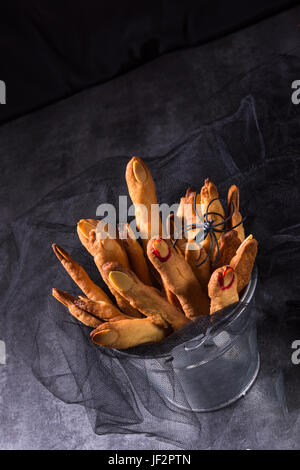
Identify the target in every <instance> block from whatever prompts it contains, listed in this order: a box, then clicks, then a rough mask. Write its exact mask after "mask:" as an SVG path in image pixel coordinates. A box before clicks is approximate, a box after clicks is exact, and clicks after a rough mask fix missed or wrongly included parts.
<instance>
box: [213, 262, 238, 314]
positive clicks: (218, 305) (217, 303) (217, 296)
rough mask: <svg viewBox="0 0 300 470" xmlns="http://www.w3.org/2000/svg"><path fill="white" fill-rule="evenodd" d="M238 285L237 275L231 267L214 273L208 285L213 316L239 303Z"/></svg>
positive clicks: (219, 269)
mask: <svg viewBox="0 0 300 470" xmlns="http://www.w3.org/2000/svg"><path fill="white" fill-rule="evenodd" d="M237 283H238V277H237V274H236V273H235V272H234V270H233V268H231V266H222V267H221V268H218V269H216V270H215V271H214V272H213V273H212V275H211V278H210V281H209V284H208V295H209V297H210V298H211V304H210V314H211V315H212V314H214V313H215V312H217V311H218V310H221V309H222V308H225V307H228V306H229V305H232V304H234V303H236V302H238V301H239V296H238V292H237Z"/></svg>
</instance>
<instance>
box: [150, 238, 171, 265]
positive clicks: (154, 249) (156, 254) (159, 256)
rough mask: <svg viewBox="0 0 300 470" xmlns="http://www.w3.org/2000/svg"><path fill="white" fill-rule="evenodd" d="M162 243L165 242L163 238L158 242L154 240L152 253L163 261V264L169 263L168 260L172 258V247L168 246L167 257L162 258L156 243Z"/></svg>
mask: <svg viewBox="0 0 300 470" xmlns="http://www.w3.org/2000/svg"><path fill="white" fill-rule="evenodd" d="M161 241H163V240H162V238H158V239H157V240H154V242H153V245H152V252H153V254H154V255H155V256H156V257H157V258H158V259H159V261H161V262H162V263H165V262H166V261H168V259H169V258H170V256H171V250H170V247H169V246H168V254H167V256H161V254H160V253H159V251H158V250H157V249H156V248H155V243H158V242H161Z"/></svg>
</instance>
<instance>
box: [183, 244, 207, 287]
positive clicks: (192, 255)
mask: <svg viewBox="0 0 300 470" xmlns="http://www.w3.org/2000/svg"><path fill="white" fill-rule="evenodd" d="M192 248H193V249H192ZM205 258H206V261H204V260H205ZM185 259H186V261H187V262H188V263H189V265H190V266H191V268H192V270H193V272H194V274H195V276H196V277H197V279H198V281H199V282H200V284H201V287H202V288H203V290H204V291H205V292H206V291H207V285H208V281H209V279H210V274H211V273H210V258H209V257H207V253H206V251H205V248H203V247H201V246H199V245H198V244H197V243H195V242H190V243H187V244H186V249H185ZM203 261H204V262H203ZM200 263H202V264H200ZM198 264H200V266H197V265H198Z"/></svg>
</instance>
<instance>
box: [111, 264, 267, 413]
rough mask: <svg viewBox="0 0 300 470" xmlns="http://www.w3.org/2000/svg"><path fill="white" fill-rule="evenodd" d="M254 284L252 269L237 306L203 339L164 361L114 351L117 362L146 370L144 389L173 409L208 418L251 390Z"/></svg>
mask: <svg viewBox="0 0 300 470" xmlns="http://www.w3.org/2000/svg"><path fill="white" fill-rule="evenodd" d="M256 283H257V270H256V268H255V269H254V270H253V272H252V276H251V279H250V282H249V284H248V286H247V287H246V289H245V292H244V293H243V295H242V297H241V299H240V301H239V303H238V304H236V305H235V306H234V307H233V308H232V309H230V308H229V310H227V311H226V314H225V315H224V318H223V317H221V320H220V321H217V322H216V323H213V324H212V327H211V328H209V329H208V330H207V331H206V334H201V335H198V336H197V337H195V338H193V339H192V340H189V341H187V342H184V343H182V344H180V345H179V346H176V347H175V348H174V349H172V351H171V354H169V355H168V356H161V357H158V356H156V357H152V358H151V357H149V356H148V357H144V358H142V357H138V356H136V355H135V354H128V353H127V352H125V351H124V352H121V351H119V354H118V355H119V357H120V356H121V357H122V358H123V359H125V360H126V358H127V359H130V360H131V361H134V364H135V368H136V370H139V369H140V371H141V373H144V372H145V370H146V371H147V376H148V382H149V385H151V387H153V388H154V389H155V390H156V391H157V393H158V394H159V396H160V397H161V398H162V399H163V400H164V402H165V404H166V406H169V407H171V408H173V409H174V408H175V409H182V410H187V411H193V412H207V411H213V410H218V409H220V408H223V407H225V406H227V405H229V404H231V403H233V402H235V401H236V400H238V399H239V398H240V397H242V396H244V395H245V394H246V392H247V391H248V390H249V389H250V387H251V385H252V384H253V383H254V381H255V379H256V377H257V374H258V371H259V366H260V360H259V353H258V349H257V335H256V309H255V303H254V292H255V288H256Z"/></svg>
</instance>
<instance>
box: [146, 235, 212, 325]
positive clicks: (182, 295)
mask: <svg viewBox="0 0 300 470" xmlns="http://www.w3.org/2000/svg"><path fill="white" fill-rule="evenodd" d="M147 254H148V258H149V259H150V261H151V263H153V265H154V267H155V268H156V269H157V270H158V272H159V273H160V275H161V277H162V279H163V280H164V282H165V284H166V285H167V287H168V289H169V290H170V291H172V292H173V294H175V295H176V297H177V298H178V300H179V302H180V304H181V308H182V310H183V311H184V313H185V315H186V316H187V318H190V319H191V320H192V319H194V318H196V317H197V316H199V315H206V314H208V313H209V300H208V297H207V295H206V293H205V292H204V290H203V289H202V287H201V285H200V283H199V281H198V279H197V278H196V276H195V274H194V273H193V270H192V268H191V266H190V265H189V263H188V262H187V261H186V260H185V259H184V257H183V256H182V255H181V254H180V253H178V252H177V251H176V250H175V249H174V248H173V246H172V242H171V241H170V240H163V239H162V238H152V239H151V240H149V243H148V248H147Z"/></svg>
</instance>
